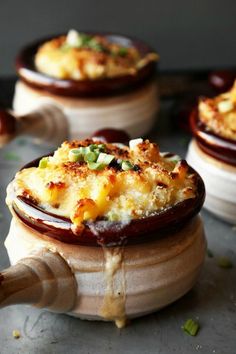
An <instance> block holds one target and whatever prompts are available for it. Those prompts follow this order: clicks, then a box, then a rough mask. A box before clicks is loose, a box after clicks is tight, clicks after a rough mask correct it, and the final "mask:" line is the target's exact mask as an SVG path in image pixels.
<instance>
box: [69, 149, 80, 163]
mask: <svg viewBox="0 0 236 354" xmlns="http://www.w3.org/2000/svg"><path fill="white" fill-rule="evenodd" d="M69 160H70V161H71V162H77V161H83V153H82V152H81V150H80V149H71V150H70V151H69Z"/></svg>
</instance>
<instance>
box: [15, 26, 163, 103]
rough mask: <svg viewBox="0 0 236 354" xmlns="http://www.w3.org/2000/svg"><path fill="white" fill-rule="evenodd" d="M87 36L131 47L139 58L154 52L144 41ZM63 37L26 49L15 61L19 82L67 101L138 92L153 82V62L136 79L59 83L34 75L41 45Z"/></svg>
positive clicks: (51, 37) (117, 35)
mask: <svg viewBox="0 0 236 354" xmlns="http://www.w3.org/2000/svg"><path fill="white" fill-rule="evenodd" d="M85 33H86V34H90V35H94V34H97V35H102V36H105V37H106V38H107V39H109V40H111V41H113V42H116V43H119V44H121V45H123V46H128V47H131V46H134V47H135V48H136V49H137V50H138V51H139V52H140V53H141V55H142V56H144V55H146V54H148V53H152V52H155V50H153V49H152V48H151V47H150V46H148V45H147V44H146V43H144V42H143V41H140V40H138V39H135V38H131V37H126V36H123V35H119V34H111V33H100V32H99V33H98V32H97V33H95V32H88V31H86V32H85ZM60 35H63V34H58V35H55V36H50V37H47V38H43V39H39V40H38V41H36V42H33V43H31V44H29V45H27V46H25V47H24V48H23V49H22V50H21V52H20V53H19V55H18V56H17V58H16V70H17V73H18V75H19V76H20V78H21V79H22V81H23V82H24V83H26V84H27V85H28V86H30V87H32V88H36V89H40V90H43V91H47V92H49V93H52V94H56V95H60V96H69V97H100V96H112V95H115V94H118V93H124V92H126V91H130V90H132V89H134V88H138V87H139V86H141V85H143V84H144V83H145V82H148V81H150V80H153V78H155V74H156V68H157V65H156V62H149V63H147V64H146V65H145V66H144V67H143V68H141V69H140V70H138V72H137V73H136V74H135V75H124V76H120V77H116V78H104V79H97V80H81V81H76V80H62V79H57V78H53V77H50V76H47V75H45V74H43V73H40V72H39V71H37V69H36V67H35V64H34V57H35V54H36V52H37V50H38V48H39V46H40V45H42V44H43V43H45V42H46V41H49V40H51V39H53V38H56V37H59V36H60Z"/></svg>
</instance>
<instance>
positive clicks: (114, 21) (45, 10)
mask: <svg viewBox="0 0 236 354" xmlns="http://www.w3.org/2000/svg"><path fill="white" fill-rule="evenodd" d="M70 28H75V29H80V30H81V29H82V30H83V29H91V30H93V29H97V30H103V31H114V32H121V33H124V34H130V35H133V36H137V37H140V38H141V39H144V40H146V41H148V42H149V43H150V44H151V45H152V46H153V47H155V48H156V50H157V51H158V52H159V53H160V55H161V70H162V71H164V70H165V71H166V70H167V71H169V70H179V69H180V70H188V69H208V68H219V67H233V66H235V64H236V45H235V33H236V2H235V0H225V1H222V0H214V1H213V0H195V1H194V0H165V1H160V0H136V1H135V0H120V1H114V0H97V1H96V0H0V75H7V74H13V73H14V57H15V55H16V53H17V51H18V50H19V48H20V47H21V46H22V45H23V44H25V43H27V42H29V41H32V40H34V39H36V38H38V37H40V36H45V35H48V34H54V33H57V32H65V31H67V30H68V29H70Z"/></svg>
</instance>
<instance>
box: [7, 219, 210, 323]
mask: <svg viewBox="0 0 236 354" xmlns="http://www.w3.org/2000/svg"><path fill="white" fill-rule="evenodd" d="M5 245H6V248H7V251H8V254H9V258H10V261H11V263H12V264H15V263H16V262H18V261H20V260H21V259H22V258H24V257H28V256H30V255H31V254H34V253H35V252H36V253H37V251H38V250H39V249H40V248H44V249H45V248H46V249H49V250H51V251H52V252H55V253H58V254H59V255H60V256H61V257H62V258H63V259H64V260H65V261H66V263H67V264H68V265H69V267H70V269H71V272H72V273H73V274H74V276H75V279H76V284H77V290H76V301H75V303H74V305H73V307H72V308H71V310H70V311H69V314H71V315H74V316H77V317H80V318H82V319H99V320H104V319H105V320H115V321H117V320H122V319H124V318H133V317H137V316H142V315H145V314H147V313H150V312H153V311H156V310H158V309H160V308H162V307H164V306H166V305H168V304H169V303H171V302H173V301H175V300H176V299H178V298H180V297H181V296H182V295H184V294H185V293H186V292H187V291H189V290H190V289H191V288H192V286H193V285H194V283H195V282H196V279H197V277H198V275H199V271H200V269H201V266H202V264H203V261H204V257H205V248H206V242H205V236H204V230H203V225H202V221H201V219H200V217H199V216H195V217H194V218H193V219H192V220H190V222H188V223H187V224H186V225H185V226H184V227H183V228H182V229H181V230H180V231H178V232H175V233H172V234H167V235H165V236H164V237H162V238H158V239H157V240H153V241H149V242H146V243H141V244H136V245H126V246H123V247H92V246H82V245H75V244H67V243H63V242H60V241H57V240H54V239H52V238H50V237H48V236H45V235H43V234H40V233H39V232H37V231H35V230H33V229H32V228H29V227H28V226H26V225H25V224H24V223H23V222H22V221H20V220H19V219H18V218H17V216H16V215H14V214H13V220H12V223H11V227H10V231H9V234H8V237H7V239H6V242H5ZM16 245H17V246H16ZM62 281H63V280H62ZM56 291H57V289H55V297H56V296H57V294H56ZM36 305H37V304H36ZM49 307H50V306H49Z"/></svg>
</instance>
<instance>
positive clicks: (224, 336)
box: [0, 101, 236, 354]
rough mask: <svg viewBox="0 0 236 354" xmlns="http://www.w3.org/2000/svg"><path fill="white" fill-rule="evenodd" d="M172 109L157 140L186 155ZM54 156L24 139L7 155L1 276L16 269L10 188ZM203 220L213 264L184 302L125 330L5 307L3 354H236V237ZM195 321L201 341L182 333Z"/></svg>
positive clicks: (228, 228)
mask: <svg viewBox="0 0 236 354" xmlns="http://www.w3.org/2000/svg"><path fill="white" fill-rule="evenodd" d="M170 106H171V102H167V101H166V102H163V103H162V113H161V118H160V119H159V121H158V122H157V126H156V128H155V129H154V130H153V132H152V134H151V135H152V139H154V140H155V141H157V142H158V143H159V144H160V147H161V150H162V151H174V152H177V153H179V154H181V155H182V156H184V155H185V152H186V146H187V140H186V136H185V135H183V134H182V133H179V132H178V131H177V130H176V129H170V120H169V118H168V117H169V116H168V112H169V109H170ZM47 151H49V149H48V148H46V147H42V146H41V147H39V146H35V145H33V144H32V143H31V142H30V141H29V140H25V139H24V140H22V139H17V140H16V141H15V142H13V143H11V144H10V145H9V146H8V147H7V148H4V149H2V150H0V200H1V205H0V212H1V219H0V269H3V268H4V267H6V266H8V264H9V263H8V257H7V254H6V250H5V248H4V244H3V243H4V239H5V237H6V235H7V231H8V227H9V222H10V215H9V212H8V210H7V208H6V206H5V202H4V199H5V189H6V186H7V184H8V182H9V181H10V180H11V178H12V177H13V176H14V173H15V171H16V170H17V169H18V168H19V167H20V166H21V165H23V164H24V163H25V162H27V161H29V160H31V159H33V158H34V157H36V156H39V155H42V154H43V153H45V152H47ZM202 216H203V218H204V221H205V229H206V234H207V239H208V246H209V248H210V249H211V251H212V252H213V254H214V257H213V258H209V257H206V263H205V266H204V269H203V272H202V274H201V277H200V279H199V281H198V283H197V284H196V286H195V287H194V288H193V289H192V290H191V291H190V292H189V293H188V294H187V295H186V296H184V297H183V298H182V299H180V300H179V301H177V302H176V303H174V304H172V305H170V306H168V307H167V308H165V309H163V310H161V311H159V312H157V313H154V314H152V315H149V316H146V317H143V318H140V319H137V320H134V321H132V323H131V324H130V325H129V326H128V327H127V328H125V329H123V330H118V329H117V328H116V327H115V326H114V325H113V324H111V323H102V322H88V321H82V320H79V319H75V318H71V317H69V316H66V315H58V314H53V313H50V312H47V311H45V310H39V309H35V308H32V307H29V306H22V305H20V306H12V307H8V308H4V309H1V310H0V354H17V353H24V354H39V353H40V354H41V353H42V354H49V353H57V354H61V353H67V352H68V353H70V354H73V353H79V354H106V353H109V354H118V353H122V354H131V353H135V354H139V353H140V354H152V353H156V354H172V353H177V354H190V353H195V352H196V353H198V352H199V353H202V354H210V353H216V354H235V353H236V335H235V333H236V230H235V229H234V228H233V226H232V225H228V224H226V223H223V222H221V221H219V220H217V219H216V218H214V217H213V216H212V215H210V214H209V213H207V212H206V211H203V212H202ZM16 247H17V245H16ZM222 255H227V256H228V257H230V259H231V260H232V262H233V263H234V268H232V269H222V268H219V267H218V265H217V257H218V256H222ZM186 266H188V265H186ZM188 318H193V319H197V320H198V321H199V323H200V326H201V329H200V331H199V333H198V335H197V336H196V337H190V336H188V335H186V334H185V333H183V331H182V329H181V326H182V324H183V323H184V322H185V321H186V320H187V319H188ZM14 329H18V330H19V331H20V332H21V338H20V339H14V338H13V337H12V330H14Z"/></svg>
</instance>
